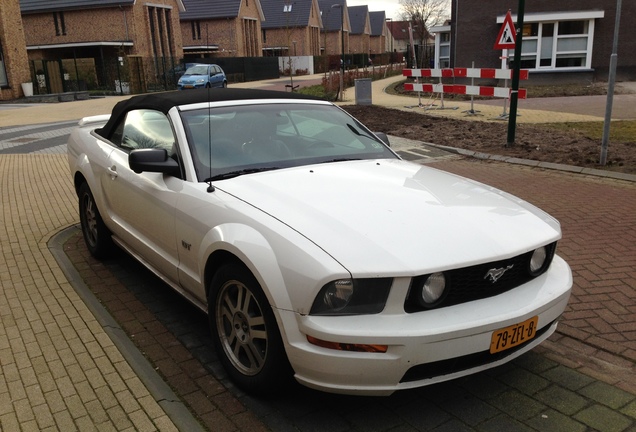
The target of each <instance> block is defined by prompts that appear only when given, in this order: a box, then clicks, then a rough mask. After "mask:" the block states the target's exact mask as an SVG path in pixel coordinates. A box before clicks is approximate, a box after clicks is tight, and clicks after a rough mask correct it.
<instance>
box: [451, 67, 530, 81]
mask: <svg viewBox="0 0 636 432" xmlns="http://www.w3.org/2000/svg"><path fill="white" fill-rule="evenodd" d="M453 73H454V76H455V78H484V79H488V78H490V79H512V69H489V68H484V69H476V68H455V69H453ZM519 79H521V80H527V79H528V70H527V69H521V70H520V71H519Z"/></svg>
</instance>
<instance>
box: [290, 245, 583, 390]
mask: <svg viewBox="0 0 636 432" xmlns="http://www.w3.org/2000/svg"><path fill="white" fill-rule="evenodd" d="M571 289H572V273H571V271H570V268H569V266H568V265H567V264H566V263H565V261H563V260H562V259H561V258H560V257H558V256H557V257H555V259H554V261H553V263H552V265H551V267H550V269H549V271H548V272H547V273H545V274H544V275H542V276H540V277H538V278H536V279H534V280H532V281H530V282H528V283H527V284H524V285H522V286H520V287H518V288H515V289H513V290H511V291H508V292H506V293H503V294H501V295H498V296H495V297H490V298H486V299H483V300H478V301H473V302H470V303H464V304H460V305H456V306H451V307H447V308H442V309H438V310H431V311H426V312H419V313H413V314H406V313H404V312H403V310H402V312H401V313H399V311H397V310H396V308H395V307H392V304H391V303H395V302H398V301H399V300H398V299H399V298H402V299H404V296H405V291H406V290H408V278H405V279H396V280H395V282H394V285H393V288H392V292H391V295H390V297H389V302H387V307H386V308H385V310H384V311H383V312H382V313H380V314H378V315H366V316H345V317H324V316H300V315H296V314H294V313H292V312H285V311H279V312H280V316H281V318H282V320H283V323H284V330H285V334H286V339H287V343H288V345H287V347H286V348H287V354H288V356H289V360H290V362H291V364H292V366H293V368H294V371H295V377H296V379H297V380H298V381H299V382H300V383H301V384H304V385H306V386H308V387H312V388H315V389H319V390H322V391H327V392H334V393H346V394H366V395H388V394H391V393H393V392H394V391H396V390H403V389H409V388H415V387H421V386H425V385H430V384H434V383H437V382H441V381H446V380H450V379H454V378H458V377H461V376H465V375H469V374H472V373H476V372H479V371H482V370H485V369H489V368H492V367H495V366H498V365H501V364H503V363H506V362H508V361H510V360H512V359H514V358H516V357H518V356H520V355H521V354H523V353H525V352H527V351H529V350H531V349H532V348H534V347H535V346H537V345H538V344H540V343H541V342H542V341H544V340H545V339H547V338H548V337H549V336H550V335H551V334H552V333H554V331H555V330H556V326H557V319H558V318H559V317H560V316H561V314H562V313H563V311H564V310H565V307H566V306H567V302H568V299H569V297H570V292H571ZM392 299H393V300H395V302H392ZM402 302H403V300H402ZM393 306H395V305H394V304H393ZM534 316H537V317H538V327H537V334H536V336H535V337H534V338H533V339H532V340H530V341H528V342H526V343H525V344H523V345H519V346H517V347H515V348H513V349H510V350H507V351H503V352H501V353H497V354H490V352H489V349H490V343H491V338H492V334H493V332H494V331H496V330H499V329H502V328H505V327H508V326H511V325H514V324H517V323H520V322H523V321H525V320H527V319H529V318H531V317H534ZM292 321H293V322H292ZM307 335H310V336H313V337H315V338H318V339H322V340H325V341H331V342H341V343H350V344H379V345H388V350H387V352H386V353H360V352H349V351H337V350H332V349H327V348H322V347H318V346H315V345H312V344H310V343H309V342H307Z"/></svg>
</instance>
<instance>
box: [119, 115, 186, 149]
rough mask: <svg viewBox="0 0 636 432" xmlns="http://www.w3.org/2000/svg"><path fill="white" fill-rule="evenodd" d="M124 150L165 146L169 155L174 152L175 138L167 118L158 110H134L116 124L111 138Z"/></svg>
mask: <svg viewBox="0 0 636 432" xmlns="http://www.w3.org/2000/svg"><path fill="white" fill-rule="evenodd" d="M110 140H111V141H112V142H113V143H114V144H116V145H117V146H118V147H121V148H122V149H124V150H127V151H128V150H135V149H142V148H165V149H166V150H168V154H169V155H171V156H172V155H173V154H174V152H175V149H174V147H175V145H174V144H175V138H174V133H173V132H172V127H171V126H170V121H169V120H168V118H167V117H166V116H165V115H164V114H163V113H162V112H159V111H154V110H146V109H141V110H135V111H130V112H129V113H128V114H126V118H125V119H124V120H123V121H122V122H121V123H120V124H119V125H118V126H117V128H116V129H115V131H114V132H113V134H112V136H111V139H110Z"/></svg>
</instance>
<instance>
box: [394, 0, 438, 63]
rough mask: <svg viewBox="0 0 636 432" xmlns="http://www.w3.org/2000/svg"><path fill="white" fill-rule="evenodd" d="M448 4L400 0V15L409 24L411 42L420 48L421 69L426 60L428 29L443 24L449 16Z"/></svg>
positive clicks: (430, 0)
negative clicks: (411, 34) (411, 33)
mask: <svg viewBox="0 0 636 432" xmlns="http://www.w3.org/2000/svg"><path fill="white" fill-rule="evenodd" d="M449 3H450V2H449V0H400V8H401V12H400V15H401V17H402V19H403V20H405V21H410V22H411V26H412V27H413V40H414V41H415V43H416V44H419V46H420V53H419V55H418V60H419V62H420V67H423V66H424V64H425V63H426V60H427V59H428V52H427V51H428V49H427V46H428V38H429V35H430V33H429V29H430V28H431V27H434V26H436V25H440V24H443V22H444V20H445V19H446V17H447V16H449V15H450V12H449ZM422 51H423V52H422Z"/></svg>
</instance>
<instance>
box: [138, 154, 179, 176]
mask: <svg viewBox="0 0 636 432" xmlns="http://www.w3.org/2000/svg"><path fill="white" fill-rule="evenodd" d="M128 166H129V167H130V169H131V170H133V171H134V172H135V173H137V174H141V173H142V172H156V173H163V174H168V175H171V176H174V177H179V176H180V175H181V170H180V169H179V164H178V163H177V161H175V160H174V159H171V158H169V157H168V151H167V150H166V149H164V148H148V149H137V150H133V151H131V152H130V154H129V155H128Z"/></svg>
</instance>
